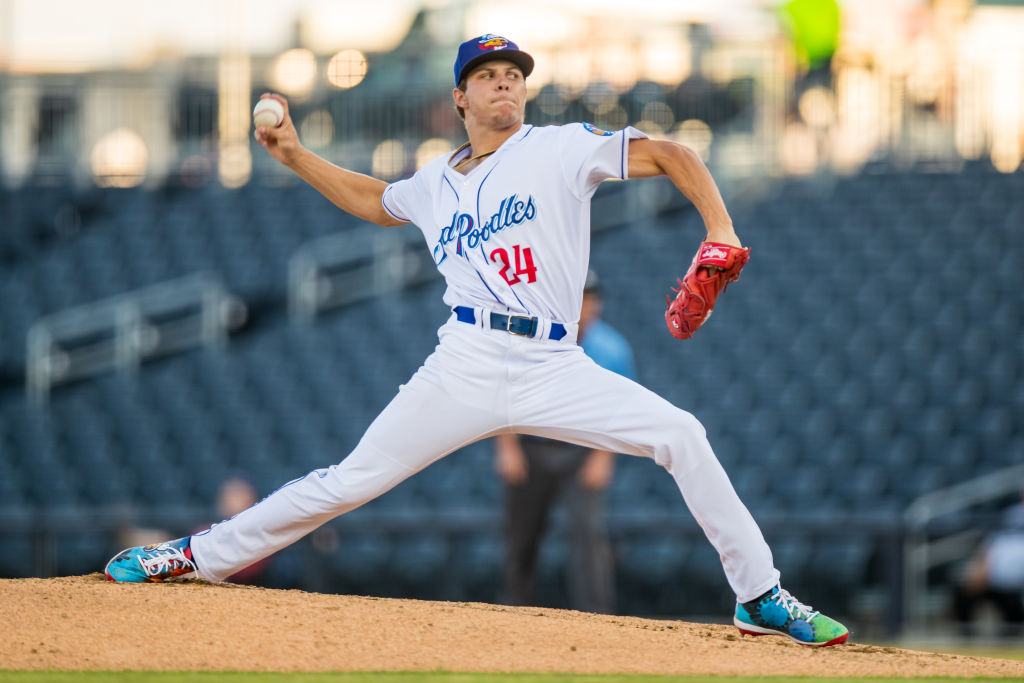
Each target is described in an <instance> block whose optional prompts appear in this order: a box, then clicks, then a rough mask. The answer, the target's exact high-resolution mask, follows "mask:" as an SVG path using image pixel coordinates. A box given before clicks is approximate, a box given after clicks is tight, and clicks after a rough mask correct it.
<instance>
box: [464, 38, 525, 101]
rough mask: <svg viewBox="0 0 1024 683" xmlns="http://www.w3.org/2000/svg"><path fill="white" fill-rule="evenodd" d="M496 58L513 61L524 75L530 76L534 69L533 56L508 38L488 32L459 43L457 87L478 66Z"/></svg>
mask: <svg viewBox="0 0 1024 683" xmlns="http://www.w3.org/2000/svg"><path fill="white" fill-rule="evenodd" d="M495 59H504V60H508V61H510V62H512V63H513V64H515V65H516V66H518V67H519V68H520V69H522V70H523V76H529V75H530V72H531V71H533V57H531V56H530V55H528V54H526V53H525V52H523V51H522V50H520V49H519V46H518V45H516V44H515V43H513V42H512V41H511V40H509V39H508V38H502V37H501V36H496V35H494V34H493V33H488V34H487V35H485V36H478V37H476V38H470V39H469V40H467V41H466V42H464V43H463V44H462V45H459V54H458V56H457V57H456V58H455V87H456V88H457V87H459V81H461V80H462V79H463V78H464V77H465V76H466V74H468V73H469V72H470V71H472V70H473V69H475V68H476V67H477V66H479V65H480V64H483V63H484V62H490V61H492V60H495Z"/></svg>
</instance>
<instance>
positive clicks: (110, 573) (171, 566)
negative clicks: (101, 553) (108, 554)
mask: <svg viewBox="0 0 1024 683" xmlns="http://www.w3.org/2000/svg"><path fill="white" fill-rule="evenodd" d="M191 540H192V537H191V536H186V537H185V538H179V539H178V540H176V541H167V542H165V543H157V544H154V545H140V546H135V547H134V548H128V549H127V550H122V551H121V552H119V553H118V554H117V555H114V557H113V558H112V559H111V560H110V562H107V567H106V569H105V570H104V572H103V573H104V574H106V575H107V581H117V582H118V583H147V582H153V581H170V580H182V579H188V578H192V577H193V576H195V575H196V574H197V573H198V571H199V570H198V569H197V568H196V563H195V560H193V559H192V548H190V547H189V541H191Z"/></svg>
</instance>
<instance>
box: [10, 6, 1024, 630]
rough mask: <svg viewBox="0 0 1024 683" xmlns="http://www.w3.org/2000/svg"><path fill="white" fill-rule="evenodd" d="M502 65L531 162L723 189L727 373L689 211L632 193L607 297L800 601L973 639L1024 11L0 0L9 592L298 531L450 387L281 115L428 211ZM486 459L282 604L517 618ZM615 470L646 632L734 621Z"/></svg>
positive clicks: (380, 246) (422, 322) (380, 506)
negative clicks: (679, 331) (532, 137)
mask: <svg viewBox="0 0 1024 683" xmlns="http://www.w3.org/2000/svg"><path fill="white" fill-rule="evenodd" d="M488 32H494V33H499V34H502V35H506V36H508V37H510V38H511V39H513V40H515V41H516V42H517V43H519V45H520V46H521V47H522V48H523V49H525V50H527V51H529V52H530V53H531V54H533V55H534V57H535V58H536V60H537V69H536V71H535V72H534V74H533V75H532V76H531V77H530V78H529V79H528V82H527V84H528V87H529V91H530V100H529V102H528V105H527V121H528V122H531V123H534V124H537V125H546V124H557V123H563V122H569V121H578V120H584V121H590V122H593V123H595V124H596V125H598V126H600V127H603V128H609V129H618V128H621V127H623V126H625V125H627V124H628V125H634V126H637V127H638V128H641V129H642V130H644V131H646V132H647V133H649V134H651V135H652V136H656V137H663V138H670V139H674V140H677V141H679V142H681V143H683V144H686V145H688V146H690V147H692V148H693V149H695V150H696V151H698V152H699V153H700V154H701V156H702V157H703V158H704V159H705V160H706V161H707V163H708V164H709V166H710V167H711V169H712V172H713V173H714V174H715V177H716V179H717V180H718V181H719V183H720V185H721V186H722V188H723V192H724V194H725V196H726V200H727V203H728V204H729V207H730V210H731V213H732V215H733V218H734V220H735V222H736V224H737V227H738V231H739V234H740V235H741V237H742V238H743V240H744V242H745V243H746V244H747V245H749V246H752V248H753V255H754V259H753V261H752V263H751V265H750V267H749V268H748V269H746V270H745V271H744V275H743V279H742V281H741V282H740V283H738V284H736V285H734V286H733V287H732V288H730V291H729V295H728V296H727V297H726V304H725V305H724V306H721V307H720V310H719V313H718V314H716V315H715V319H714V321H713V322H712V323H710V324H709V325H708V326H707V327H706V328H704V329H702V330H701V333H700V334H699V335H698V336H697V337H696V338H695V339H693V340H691V341H688V342H686V343H684V344H680V343H676V342H674V340H672V339H671V337H670V336H669V335H668V334H667V333H666V332H665V330H664V327H663V322H662V320H663V315H662V313H663V308H662V303H661V301H662V296H663V295H664V294H665V293H667V286H668V284H670V283H671V282H673V278H674V277H675V276H676V275H678V274H679V273H680V272H681V270H682V269H683V268H685V266H686V264H687V263H688V259H689V258H690V256H689V254H691V253H692V250H693V248H694V245H695V244H696V242H697V241H698V240H699V238H700V237H701V236H702V234H703V233H702V225H701V223H700V219H699V216H697V215H696V213H695V212H694V211H693V209H692V206H691V205H690V204H689V203H688V202H687V201H686V200H685V199H683V198H682V197H680V196H679V195H678V193H677V192H676V191H675V190H674V188H672V186H671V184H669V183H667V182H662V181H645V182H644V183H635V184H631V183H608V184H606V185H605V186H604V187H603V188H602V189H601V190H600V191H599V193H598V195H597V196H596V197H595V210H594V217H595V218H594V240H593V251H592V265H593V266H594V267H595V268H596V269H597V270H598V271H599V272H600V273H601V275H602V281H603V283H604V290H605V318H606V319H607V320H608V321H609V322H611V323H612V324H613V325H615V326H616V327H618V328H619V329H620V330H622V331H623V332H624V334H626V336H627V337H628V339H629V341H630V343H631V344H632V345H633V347H634V349H635V350H636V352H637V356H638V365H639V367H638V372H639V375H640V381H641V383H643V384H645V385H646V386H648V387H650V388H652V389H653V390H654V391H656V392H658V393H659V394H661V395H663V396H665V397H666V398H668V399H669V400H671V401H673V402H674V403H676V404H677V405H679V406H681V407H683V408H685V409H687V410H691V411H692V412H694V413H695V414H696V415H697V417H698V418H700V419H701V420H702V421H703V422H704V424H705V425H706V426H707V428H708V432H709V437H710V439H711V442H712V444H713V445H714V446H715V449H716V452H717V453H718V455H719V457H720V459H721V460H722V462H723V464H724V465H725V467H726V469H727V471H728V472H729V473H730V475H731V477H732V479H733V481H734V484H735V485H736V487H737V489H738V490H739V493H740V495H741V497H742V498H743V499H744V500H745V501H746V502H747V504H748V505H749V507H751V509H752V511H753V512H754V514H755V516H756V517H757V518H758V519H759V521H760V522H761V524H762V526H763V528H764V530H765V533H766V536H767V537H768V540H769V542H770V544H771V545H772V547H773V549H774V551H775V554H776V562H777V565H778V567H779V568H780V570H781V571H782V573H783V576H784V579H785V581H786V583H787V585H789V586H791V587H793V589H794V590H796V591H799V595H801V596H802V597H804V596H806V597H807V598H809V601H810V602H811V603H812V604H814V605H815V606H816V607H819V608H821V609H822V610H824V611H828V612H829V613H830V614H834V615H835V616H838V617H841V618H844V619H845V620H847V621H849V622H851V623H852V625H853V628H854V630H855V631H857V632H859V634H862V638H863V637H879V638H881V637H890V638H891V637H895V636H898V635H903V636H905V637H922V636H928V637H953V636H957V635H959V634H960V633H961V628H960V626H962V625H961V624H958V622H956V620H955V619H954V613H953V603H954V599H953V598H954V594H955V592H956V587H957V585H958V584H959V583H960V577H961V575H962V573H963V572H964V571H965V567H967V566H968V564H969V561H970V558H971V557H972V556H974V555H975V553H976V552H977V551H978V549H979V548H984V547H986V541H985V540H984V539H986V538H990V537H991V536H990V534H992V533H1012V532H1013V529H1015V528H1016V527H1014V526H1013V525H1014V524H1016V522H1014V521H1013V519H1015V518H1013V517H1012V516H1011V517H1004V516H1003V510H1004V509H1005V508H1008V507H1009V506H1011V505H1012V504H1014V503H1015V502H1019V500H1020V491H1021V490H1022V489H1024V426H1022V415H1024V345H1022V343H1021V341H1020V340H1021V332H1022V315H1024V309H1022V299H1024V294H1022V287H1024V275H1022V273H1024V240H1022V236H1024V233H1022V231H1024V182H1022V181H1024V172H1022V170H1021V162H1022V158H1024V42H1022V41H1021V40H1020V36H1021V35H1024V3H1022V2H1011V1H1002V2H981V1H979V2H971V1H970V0H932V1H925V0H899V1H897V2H892V1H883V0H856V1H855V0H848V1H846V2H839V3H836V2H834V1H828V0H791V1H788V2H778V1H774V0H771V1H770V0H728V1H719V2H702V1H698V0H673V1H671V2H669V1H662V0H637V1H636V2H632V3H629V4H628V7H626V8H623V6H622V3H613V2H610V1H604V0H589V1H588V2H581V1H578V0H547V1H546V2H543V3H541V2H536V3H530V2H527V3H516V4H515V5H514V7H513V6H508V7H503V6H498V5H496V4H495V3H489V2H482V1H472V0H426V1H423V2H420V1H415V0H378V1H377V2H375V3H373V5H372V7H369V6H367V5H366V4H365V3H356V2H327V1H326V0H307V1H305V2H280V1H278V2H262V1H260V2H242V1H241V0H218V1H217V2H198V1H184V2H179V3H177V4H176V5H175V6H174V7H173V8H168V7H164V6H160V5H156V4H152V3H132V2H127V0H125V1H121V0H105V1H99V2H94V3H89V4H88V5H83V4H81V3H70V2H56V1H55V2H49V3H30V2H27V1H23V0H0V575H2V576H7V577H19V576H51V575H59V574H71V573H87V572H93V571H99V570H100V569H101V568H102V566H103V564H104V562H105V561H106V559H107V558H108V557H109V556H110V555H111V554H112V553H114V552H115V551H116V550H118V549H119V548H121V547H122V546H123V545H125V544H126V543H129V542H134V541H135V540H136V539H140V538H145V539H149V538H153V539H157V540H159V539H161V538H163V537H164V536H166V535H170V536H180V535H183V534H186V533H189V532H190V531H192V530H194V529H196V528H200V527H203V526H205V525H208V524H209V523H211V522H213V521H216V520H218V519H221V518H222V517H223V515H225V514H227V513H226V512H225V509H224V507H223V506H220V507H219V506H218V492H219V491H221V489H222V484H223V483H224V482H229V481H238V480H239V478H241V480H243V481H245V482H248V483H249V484H250V485H251V486H252V487H253V488H255V489H256V491H257V492H258V495H261V496H262V495H266V494H267V493H269V492H271V491H272V490H274V489H275V488H276V487H277V486H278V485H280V484H281V483H283V482H285V481H288V480H290V479H292V478H294V477H296V476H299V475H301V474H303V473H305V472H306V471H308V470H310V469H312V468H315V467H321V466H326V465H327V464H330V463H333V462H336V461H337V460H339V459H341V458H342V457H343V456H344V455H345V453H346V452H347V451H348V449H350V448H351V447H352V446H353V445H354V444H355V443H356V441H357V440H358V438H359V437H360V435H361V434H362V432H363V430H364V429H365V428H366V426H367V425H368V424H369V422H370V420H372V418H373V417H374V416H375V415H376V413H377V412H378V411H379V410H380V409H381V408H382V407H383V406H384V405H385V404H386V403H387V401H388V400H390V398H391V396H392V395H393V394H394V392H395V390H396V389H397V386H398V385H399V384H400V383H401V382H403V381H404V380H405V379H406V378H408V376H409V375H410V374H411V373H412V372H413V371H414V370H415V369H416V368H417V367H418V366H419V364H420V362H421V361H422V360H423V358H425V357H426V355H427V354H428V353H429V352H430V350H431V349H432V348H433V346H434V344H435V336H434V331H435V330H436V328H437V326H438V325H439V324H440V323H441V322H443V320H444V319H445V318H446V316H447V311H446V310H445V309H444V306H443V304H442V303H441V300H440V294H441V291H442V283H441V282H440V280H439V279H438V277H437V274H436V271H435V270H434V269H433V268H432V264H431V262H430V261H429V259H428V258H427V256H426V253H425V250H424V249H423V246H422V240H421V238H420V237H419V235H418V232H417V231H416V230H415V229H413V228H404V229H398V230H387V231H383V230H379V229H373V228H371V227H369V226H366V225H364V224H361V223H360V222H359V221H357V220H356V219H354V218H352V217H349V216H347V215H345V214H342V213H341V212H339V211H337V210H336V209H335V208H334V207H333V206H332V205H330V204H329V203H328V202H327V201H326V200H324V199H323V198H322V197H320V196H319V195H318V194H316V193H315V192H314V191H312V190H311V189H309V188H308V187H306V186H304V185H303V184H302V183H301V182H299V181H297V180H296V179H295V178H294V177H293V176H292V175H291V174H290V172H289V171H287V169H284V168H283V167H280V166H278V165H276V163H275V162H273V161H272V160H271V159H269V157H267V156H266V154H265V153H263V150H261V149H260V148H259V147H258V146H256V145H255V144H254V143H253V141H252V136H251V133H252V131H251V109H252V106H253V104H254V102H255V101H256V100H257V99H258V97H259V95H260V94H261V93H263V92H267V91H277V92H281V93H283V94H285V95H286V96H287V97H288V98H289V102H290V107H291V113H292V117H293V119H294V120H295V122H296V125H297V126H298V128H299V131H300V135H301V137H302V140H303V142H304V144H306V145H307V146H308V147H310V148H312V149H313V150H314V151H316V152H317V153H319V154H321V155H323V156H325V157H327V158H328V159H330V160H332V161H334V162H335V163H338V164H340V165H342V166H345V167H347V168H351V169H354V170H357V171H361V172H365V173H371V174H373V175H376V176H378V177H381V178H383V179H387V180H391V179H397V178H401V177H406V176H408V175H409V174H411V173H412V172H414V171H415V169H416V168H418V167H419V166H421V165H422V164H424V163H425V162H426V161H427V160H429V159H431V158H433V157H435V156H438V155H440V154H444V153H446V152H448V151H449V150H450V149H452V148H454V147H455V146H457V145H459V144H460V143H461V142H462V141H463V140H464V139H465V134H464V130H463V129H462V126H461V123H460V122H459V120H458V118H457V116H456V115H455V113H454V111H453V107H452V102H451V95H450V91H451V87H452V83H451V80H452V74H451V67H452V61H453V58H454V52H455V49H456V47H457V45H458V44H459V43H460V42H461V41H462V40H464V39H466V38H468V37H470V36H473V35H478V34H481V33H488ZM491 452H492V449H491V445H490V444H488V443H480V444H474V445H473V446H470V447H468V448H466V449H464V450H463V451H460V452H458V453H456V454H454V455H452V456H450V457H448V458H446V459H445V460H443V461H441V462H439V463H438V464H436V465H434V466H433V467H431V468H429V469H428V470H426V471H425V472H423V473H421V474H420V475H417V476H416V477H414V478H413V479H411V480H409V481H407V482H405V483H403V484H402V485H400V486H399V487H398V488H396V489H395V490H393V491H392V492H390V493H388V494H386V495H385V496H383V497H382V498H380V499H379V500H377V501H374V502H373V503H371V504H369V505H367V506H366V507H364V508H362V509H360V510H357V511H355V512H353V513H350V514H349V515H346V516H345V517H343V518H340V519H338V520H336V521H335V522H332V523H330V524H328V525H326V526H325V527H323V528H322V529H321V530H320V531H318V532H316V533H315V534H313V535H312V536H310V537H309V538H307V539H304V540H303V541H302V542H300V543H298V544H297V545H296V546H294V547H293V548H291V549H288V550H286V551H284V552H282V553H280V554H279V555H278V556H276V557H275V558H273V560H272V561H271V562H270V563H269V564H268V565H267V566H265V567H262V568H261V572H262V575H261V577H260V581H262V582H263V583H264V584H265V585H271V586H284V587H302V588H306V589H309V590H317V591H337V592H353V593H361V594H372V595H386V596H402V597H418V598H431V599H455V600H480V601H493V600H495V599H496V596H497V592H498V584H499V580H500V569H501V561H502V553H503V548H502V545H501V519H500V509H501V495H502V493H501V489H500V486H499V483H498V481H497V478H496V476H495V474H494V472H493V467H492V462H491ZM617 466H618V469H617V473H616V477H615V480H614V483H613V484H612V488H611V490H610V494H609V495H610V509H609V515H610V523H611V530H612V534H613V544H614V553H615V558H616V576H617V583H618V593H619V596H620V612H622V613H625V614H637V615H661V616H672V617H686V618H697V619H699V618H707V619H716V620H717V619H721V618H722V615H727V614H728V613H729V609H731V601H732V596H731V595H730V594H729V592H728V587H727V585H726V583H725V581H724V577H723V576H722V574H721V568H720V566H719V563H718V559H717V557H715V555H714V552H713V550H712V549H711V548H710V546H709V545H708V544H707V543H706V541H705V540H704V539H703V537H702V535H701V533H700V530H699V528H698V527H697V526H696V524H695V523H694V522H693V520H692V519H691V518H690V517H689V515H688V513H687V511H686V509H685V507H684V506H683V505H682V504H681V500H680V499H679V496H678V492H677V491H676V490H675V488H674V485H673V483H672V481H671V479H670V478H669V477H667V476H665V474H664V472H662V471H661V470H660V469H659V468H658V467H656V466H655V465H654V464H653V463H650V462H646V461H641V460H638V459H628V458H625V457H620V458H619V460H618V463H617ZM1007 519H1009V520H1010V521H1006V520H1007ZM1019 531H1020V530H1019V529H1017V532H1018V533H1019ZM552 533H553V535H554V536H555V540H556V542H555V543H554V544H553V545H552V546H551V547H550V549H549V550H547V551H546V554H545V555H543V556H542V559H541V562H542V583H543V586H542V588H543V592H544V593H545V598H546V601H547V602H548V603H549V604H553V605H556V606H557V605H559V604H564V581H565V576H564V567H565V564H566V563H565V554H566V547H565V544H564V543H563V542H561V539H562V538H564V533H565V531H564V528H563V527H562V525H561V524H560V522H559V521H558V520H556V524H555V528H554V530H553V532H552ZM972 620H973V621H975V622H978V623H977V624H974V626H977V627H978V628H977V629H976V632H980V633H981V634H983V635H989V636H995V635H997V634H998V633H1000V631H998V630H997V624H996V621H998V619H997V617H996V615H995V613H994V612H991V611H989V612H985V611H982V612H981V613H980V615H976V616H975V617H972Z"/></svg>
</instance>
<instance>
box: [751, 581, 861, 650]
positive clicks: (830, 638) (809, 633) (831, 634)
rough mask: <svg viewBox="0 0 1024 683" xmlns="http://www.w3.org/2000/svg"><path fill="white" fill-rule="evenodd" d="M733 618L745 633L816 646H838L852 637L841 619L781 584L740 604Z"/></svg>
mask: <svg viewBox="0 0 1024 683" xmlns="http://www.w3.org/2000/svg"><path fill="white" fill-rule="evenodd" d="M732 621H733V623H734V624H736V628H738V629H739V630H740V633H742V634H744V635H748V636H786V637H787V638H789V639H790V640H792V641H793V642H794V643H799V644H801V645H810V646H812V647H825V646H827V645H838V644H839V643H845V642H846V639H847V638H849V637H850V631H849V630H848V629H847V628H846V627H845V626H843V625H842V624H840V623H839V622H838V621H836V620H835V619H831V618H829V617H826V616H825V615H824V614H821V613H820V612H815V611H814V609H813V608H812V607H810V606H809V605H804V604H802V603H800V602H799V601H798V600H797V599H796V598H794V597H793V596H792V595H790V594H789V591H787V590H783V589H782V588H780V587H778V586H776V587H775V588H773V589H771V590H770V591H768V592H767V593H765V594H764V595H762V596H761V597H759V598H755V599H754V600H751V601H750V602H745V603H742V604H741V603H737V605H736V614H735V615H734V616H733V618H732Z"/></svg>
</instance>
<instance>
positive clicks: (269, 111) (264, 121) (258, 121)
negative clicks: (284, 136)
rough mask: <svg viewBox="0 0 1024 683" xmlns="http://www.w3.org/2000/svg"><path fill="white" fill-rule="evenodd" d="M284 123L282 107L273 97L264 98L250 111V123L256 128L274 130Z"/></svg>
mask: <svg viewBox="0 0 1024 683" xmlns="http://www.w3.org/2000/svg"><path fill="white" fill-rule="evenodd" d="M282 121H284V107H283V106H281V103H280V102H278V101H277V100H275V99H274V98H273V97H264V98H263V99H262V100H260V101H259V102H257V103H256V106H255V107H253V110H252V122H253V123H254V124H255V125H256V127H257V128H261V127H263V126H266V127H267V128H276V127H277V126H280V125H281V122H282Z"/></svg>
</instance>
